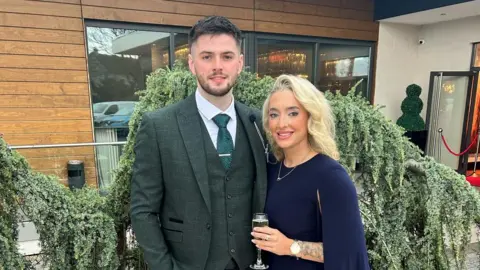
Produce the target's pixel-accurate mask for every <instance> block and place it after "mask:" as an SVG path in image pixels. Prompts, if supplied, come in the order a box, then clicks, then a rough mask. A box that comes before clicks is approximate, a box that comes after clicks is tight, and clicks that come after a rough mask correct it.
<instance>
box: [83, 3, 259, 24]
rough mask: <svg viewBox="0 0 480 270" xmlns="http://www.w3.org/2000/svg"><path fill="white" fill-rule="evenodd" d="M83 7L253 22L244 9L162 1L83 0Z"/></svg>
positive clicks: (249, 14) (249, 13) (251, 11)
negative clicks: (213, 16)
mask: <svg viewBox="0 0 480 270" xmlns="http://www.w3.org/2000/svg"><path fill="white" fill-rule="evenodd" d="M82 5H84V6H98V7H110V8H122V9H129V10H145V11H158V12H165V13H174V14H187V15H202V16H209V15H222V16H225V17H228V18H236V19H244V20H253V10H252V9H246V8H236V7H224V6H211V5H205V4H192V3H183V2H174V1H162V0H142V1H131V0H83V1H82Z"/></svg>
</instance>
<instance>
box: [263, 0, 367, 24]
mask: <svg viewBox="0 0 480 270" xmlns="http://www.w3.org/2000/svg"><path fill="white" fill-rule="evenodd" d="M255 8H256V9H257V10H269V11H278V12H284V13H286V14H284V15H288V14H291V13H297V14H305V15H317V16H322V17H334V18H344V19H352V20H363V21H369V22H373V12H369V11H363V10H355V9H347V8H338V7H329V6H320V5H312V4H302V3H295V2H285V1H278V0H256V1H255ZM257 18H260V19H261V17H257Z"/></svg>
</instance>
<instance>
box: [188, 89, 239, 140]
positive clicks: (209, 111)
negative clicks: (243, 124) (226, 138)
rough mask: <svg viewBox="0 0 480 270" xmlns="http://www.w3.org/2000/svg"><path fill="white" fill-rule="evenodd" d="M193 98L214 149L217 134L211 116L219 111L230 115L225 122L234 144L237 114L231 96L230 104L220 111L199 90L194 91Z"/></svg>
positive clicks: (216, 128)
mask: <svg viewBox="0 0 480 270" xmlns="http://www.w3.org/2000/svg"><path fill="white" fill-rule="evenodd" d="M195 100H196V102H197V108H198V112H199V113H200V116H201V117H202V119H203V122H204V123H205V126H206V127H207V131H208V134H210V138H211V139H212V142H213V145H214V146H215V149H216V148H217V135H218V126H217V124H215V122H214V121H213V117H215V116H216V115H217V114H219V113H224V114H226V115H228V116H230V120H229V121H228V124H227V129H228V132H230V136H232V141H233V145H234V146H235V137H236V134H237V114H236V112H235V102H234V100H233V97H232V103H231V104H230V106H229V107H228V108H227V109H226V110H225V111H224V112H222V111H221V110H220V109H219V108H217V107H215V105H213V104H212V103H210V102H209V101H208V100H206V99H205V98H204V97H203V96H202V95H201V94H200V93H199V92H198V89H197V91H195Z"/></svg>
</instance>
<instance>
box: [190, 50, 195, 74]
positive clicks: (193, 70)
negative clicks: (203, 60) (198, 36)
mask: <svg viewBox="0 0 480 270" xmlns="http://www.w3.org/2000/svg"><path fill="white" fill-rule="evenodd" d="M188 68H189V69H190V72H192V74H193V75H196V74H195V67H194V65H193V56H192V55H191V54H188Z"/></svg>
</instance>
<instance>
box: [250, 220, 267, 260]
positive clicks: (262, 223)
mask: <svg viewBox="0 0 480 270" xmlns="http://www.w3.org/2000/svg"><path fill="white" fill-rule="evenodd" d="M266 226H268V216H267V214H265V213H255V214H254V215H253V219H252V228H255V227H266ZM250 269H268V265H266V264H264V263H263V262H262V250H261V249H259V248H257V261H256V262H255V264H251V265H250Z"/></svg>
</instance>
